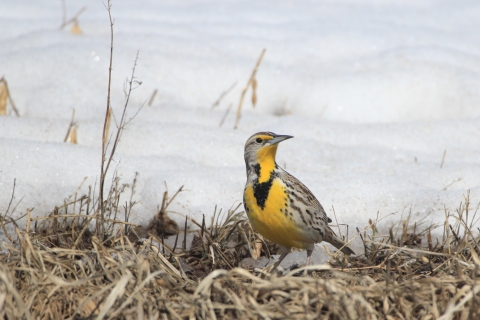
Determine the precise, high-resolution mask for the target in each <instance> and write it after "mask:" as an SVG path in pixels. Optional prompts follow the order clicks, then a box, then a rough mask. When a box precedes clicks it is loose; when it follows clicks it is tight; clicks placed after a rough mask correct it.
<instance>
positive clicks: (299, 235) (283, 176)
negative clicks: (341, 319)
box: [243, 132, 354, 268]
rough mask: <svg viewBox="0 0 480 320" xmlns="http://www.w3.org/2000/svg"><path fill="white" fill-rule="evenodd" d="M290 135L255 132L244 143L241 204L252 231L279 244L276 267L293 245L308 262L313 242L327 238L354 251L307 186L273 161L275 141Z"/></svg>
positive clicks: (339, 247) (340, 247)
mask: <svg viewBox="0 0 480 320" xmlns="http://www.w3.org/2000/svg"><path fill="white" fill-rule="evenodd" d="M290 138H293V137H292V136H287V135H277V134H275V133H272V132H258V133H255V134H254V135H253V136H251V137H250V138H248V140H247V142H246V143H245V165H246V166H247V184H246V186H245V191H244V193H243V204H244V206H245V211H246V212H247V215H248V218H249V219H250V223H251V224H252V227H253V229H254V230H255V231H257V232H259V233H260V234H262V235H263V236H264V237H265V238H267V239H269V240H271V241H273V242H275V243H276V244H278V245H280V246H281V247H282V254H281V256H280V258H279V259H278V261H277V262H276V263H275V266H274V268H276V267H277V266H278V265H279V264H280V262H281V261H282V260H283V259H284V258H285V257H286V256H287V254H288V253H289V252H290V250H291V248H292V247H295V248H301V249H307V265H309V263H310V257H311V255H312V252H313V248H314V245H315V243H319V242H322V241H326V242H329V243H331V244H332V245H334V246H335V247H336V248H338V249H340V250H341V251H342V252H343V253H345V254H347V255H350V254H354V252H353V250H352V249H350V248H349V247H347V246H346V244H345V242H344V241H343V240H341V239H340V238H339V237H337V235H336V234H335V232H333V230H332V229H330V227H328V223H329V222H332V220H331V219H330V218H328V217H327V214H326V213H325V210H323V207H322V205H321V204H320V202H318V200H317V199H316V198H315V196H314V195H313V194H312V192H311V191H310V190H308V188H307V187H306V186H305V185H304V184H303V183H301V182H300V181H299V180H298V179H297V178H295V177H294V176H292V175H291V174H289V173H288V172H286V171H285V170H283V169H282V168H280V167H279V166H278V165H277V163H276V162H275V155H276V153H277V147H278V143H279V142H282V141H284V140H287V139H290Z"/></svg>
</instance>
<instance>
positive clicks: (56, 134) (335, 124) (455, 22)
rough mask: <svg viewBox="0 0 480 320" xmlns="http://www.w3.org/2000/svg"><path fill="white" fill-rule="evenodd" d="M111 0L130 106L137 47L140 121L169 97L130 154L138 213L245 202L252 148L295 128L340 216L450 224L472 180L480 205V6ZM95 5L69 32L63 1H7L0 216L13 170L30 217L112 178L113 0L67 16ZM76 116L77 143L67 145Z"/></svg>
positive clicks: (117, 83)
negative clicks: (165, 202)
mask: <svg viewBox="0 0 480 320" xmlns="http://www.w3.org/2000/svg"><path fill="white" fill-rule="evenodd" d="M112 4H113V8H112V14H113V16H114V18H115V49H114V72H113V76H114V83H113V86H112V97H113V98H112V99H113V105H114V109H115V111H116V112H117V113H118V112H120V109H121V108H122V104H123V97H124V95H123V81H124V79H125V77H127V76H128V75H129V74H130V71H131V67H132V64H133V60H134V58H135V55H136V52H137V50H139V51H140V55H139V61H138V68H137V73H136V75H137V77H138V80H140V81H142V85H141V86H140V87H139V88H138V89H137V90H135V91H134V93H133V97H132V100H131V103H130V106H131V109H130V114H132V115H133V113H135V112H136V110H138V108H139V106H140V105H141V104H142V103H143V102H144V101H146V100H148V99H149V98H150V96H151V94H152V92H153V91H154V90H155V89H157V90H158V94H157V95H156V97H155V99H154V101H153V103H152V105H151V106H145V107H144V108H143V110H142V111H141V112H140V114H139V115H138V117H137V118H136V119H135V120H134V121H133V122H131V123H130V125H129V126H128V127H127V130H126V132H125V133H124V136H123V140H122V141H121V145H120V148H119V150H118V153H117V156H116V161H117V163H118V171H119V173H120V175H121V176H122V179H123V181H124V182H130V181H131V180H132V179H133V176H134V174H135V172H139V174H140V178H139V185H138V187H137V195H136V200H137V201H139V204H138V205H137V206H136V209H135V212H134V215H135V216H134V221H135V222H138V223H146V222H147V221H148V219H149V218H150V217H152V215H153V214H154V213H155V210H156V207H157V206H158V205H159V204H160V202H161V198H162V194H163V191H164V190H165V187H164V182H166V183H167V184H168V187H169V190H170V191H171V192H173V191H175V190H176V189H178V188H179V187H180V186H181V185H185V189H186V190H188V191H186V192H184V193H182V194H180V195H179V196H178V198H177V199H178V200H177V201H176V203H175V204H174V205H173V207H172V210H173V211H175V212H178V213H179V214H174V213H172V218H174V219H176V220H178V221H183V216H182V215H189V216H192V217H194V218H196V219H197V220H201V216H202V214H205V215H206V216H207V217H208V216H209V215H211V214H212V213H213V211H214V207H215V205H217V206H218V207H219V208H224V209H228V208H230V207H232V206H234V205H236V204H238V203H239V202H240V201H241V200H242V191H243V186H244V182H245V169H244V162H243V146H244V142H245V140H246V139H247V138H248V137H249V136H250V135H251V134H253V133H255V132H257V131H264V130H269V131H273V132H276V133H281V134H290V135H294V136H295V139H292V140H289V141H286V142H284V143H282V145H281V146H280V148H279V152H278V161H277V162H278V164H279V165H280V166H283V167H285V168H286V169H287V170H288V171H289V172H290V173H292V174H294V175H295V176H296V177H298V178H299V179H300V180H302V181H303V182H304V183H305V184H306V185H307V186H308V187H309V188H310V189H311V190H312V191H313V192H314V194H315V195H316V196H317V198H318V199H319V200H320V202H321V203H322V204H323V206H324V207H325V209H326V210H327V212H328V213H329V215H330V216H332V217H333V210H332V207H334V208H335V212H336V214H337V218H338V219H339V222H341V223H347V224H349V225H350V230H351V231H350V232H352V231H353V230H354V229H355V228H356V227H358V228H363V227H364V226H366V225H367V224H368V219H374V218H375V217H376V215H377V212H379V213H380V214H381V215H382V216H387V215H388V214H391V213H394V215H393V216H390V217H388V218H387V219H385V220H384V226H385V227H388V226H390V224H391V223H392V221H399V219H400V217H401V216H402V214H403V215H406V214H407V213H408V212H409V211H410V210H411V211H412V212H413V213H414V218H415V219H421V218H422V217H425V216H426V215H427V214H429V216H428V218H427V219H428V221H437V222H438V221H443V219H444V209H445V208H446V209H449V210H453V209H455V208H456V207H458V205H459V203H460V202H461V201H462V200H463V199H464V198H463V195H465V194H466V192H467V190H471V201H472V203H473V204H474V205H476V204H478V203H479V202H480V152H479V146H480V90H479V89H480V33H479V32H478V30H480V3H478V1H403V0H402V1H381V0H371V1H337V0H336V1H333V0H332V1H322V2H320V1H273V0H272V1H193V0H192V1H181V2H179V1H153V0H151V1H146V0H140V1H136V2H135V3H132V2H131V1H126V0H113V2H112ZM83 6H87V9H86V11H85V12H84V13H83V14H82V15H81V16H80V18H79V23H80V24H79V25H80V28H81V30H82V32H83V33H82V34H81V35H74V34H72V33H70V32H69V28H70V27H68V28H66V29H65V30H60V29H59V28H58V27H59V25H60V24H61V17H62V9H61V8H62V6H61V1H52V0H48V1H47V0H35V1H33V0H31V1H25V0H19V1H7V2H4V3H3V4H2V10H0V30H2V31H1V32H0V76H1V75H4V76H5V78H6V79H7V81H8V84H9V87H10V91H11V94H12V97H13V99H14V101H15V103H16V105H17V107H18V109H19V111H20V114H21V117H20V118H17V117H15V116H8V117H1V118H0V159H1V166H0V212H4V211H5V209H6V207H7V205H8V202H9V199H10V195H11V191H12V185H13V180H14V179H15V178H16V181H17V189H16V200H19V199H20V198H22V197H23V200H22V202H21V203H20V205H19V206H18V208H17V211H16V212H17V214H18V215H20V214H23V213H24V212H25V210H26V208H33V207H34V208H35V209H34V211H33V213H34V214H35V215H44V214H45V213H47V212H49V211H51V210H52V208H53V207H54V206H55V205H58V204H60V203H62V202H63V199H64V198H65V197H68V196H70V195H71V194H72V193H74V192H75V190H77V188H78V186H79V185H80V184H81V182H82V181H83V179H84V178H85V177H87V180H86V182H85V183H84V184H83V186H82V188H81V191H80V192H85V191H86V190H88V189H87V187H88V185H93V184H94V183H95V180H96V179H98V175H99V171H100V169H99V165H100V144H101V139H100V138H101V128H102V124H103V116H104V113H105V101H106V86H107V68H108V52H109V24H108V15H107V12H106V10H105V8H104V6H103V3H102V2H101V1H99V0H98V1H97V0H82V1H69V0H66V7H67V16H68V17H70V16H72V15H73V14H74V13H76V12H77V11H78V10H79V9H80V8H81V7H83ZM263 48H267V53H266V55H265V57H264V60H263V62H262V65H261V66H260V69H259V72H258V76H257V79H258V104H257V107H256V108H255V109H253V108H252V107H251V104H250V103H249V101H248V100H249V99H247V102H246V103H245V104H244V112H243V117H242V120H241V123H240V127H239V129H237V130H233V129H232V127H233V122H234V112H233V109H235V108H236V105H237V103H238V99H239V96H240V92H241V89H242V88H243V85H244V84H245V83H246V81H247V79H248V77H249V75H250V72H251V70H252V67H253V65H254V64H255V62H256V60H257V58H258V56H259V54H260V52H261V50H262V49H263ZM235 82H237V85H236V86H235V88H234V89H233V90H232V92H230V93H229V94H228V95H227V96H226V97H225V98H224V99H223V100H222V102H221V104H220V105H219V106H218V107H216V108H214V109H211V108H210V106H211V105H212V104H213V102H214V101H215V100H216V99H217V98H218V97H219V96H220V94H221V93H222V92H224V91H225V90H226V89H227V88H229V87H230V86H231V85H232V84H234V83H235ZM231 103H233V104H234V108H233V109H232V112H230V114H229V116H228V117H227V120H226V122H225V124H224V125H223V126H222V127H221V128H220V127H219V122H220V119H221V118H222V116H223V114H224V113H225V110H226V109H227V108H228V106H229V105H230V104H231ZM72 109H75V110H76V121H77V123H78V125H79V131H78V139H79V144H78V145H71V144H67V143H63V142H62V141H63V138H64V136H65V133H66V131H67V127H68V124H69V122H70V117H71V113H72ZM445 150H446V156H445V159H444V163H443V166H442V167H440V164H441V162H442V156H443V154H444V151H445ZM356 246H357V250H358V248H359V244H358V243H357V244H356ZM317 251H318V252H320V253H322V252H323V251H322V250H320V249H319V250H317ZM315 254H316V257H317V258H316V261H317V262H318V261H322V257H321V254H320V255H319V254H318V253H317V252H316V253H315ZM302 259H304V253H302Z"/></svg>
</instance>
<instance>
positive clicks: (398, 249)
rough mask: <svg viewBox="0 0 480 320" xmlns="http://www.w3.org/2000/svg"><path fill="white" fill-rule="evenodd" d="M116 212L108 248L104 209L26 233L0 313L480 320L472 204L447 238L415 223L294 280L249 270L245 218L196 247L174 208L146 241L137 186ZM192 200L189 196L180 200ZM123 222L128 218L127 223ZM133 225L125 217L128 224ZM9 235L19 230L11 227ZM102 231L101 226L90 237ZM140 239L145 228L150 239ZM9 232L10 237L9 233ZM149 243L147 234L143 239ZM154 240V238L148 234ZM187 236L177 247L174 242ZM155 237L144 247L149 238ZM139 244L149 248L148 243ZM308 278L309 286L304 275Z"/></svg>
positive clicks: (38, 222)
mask: <svg viewBox="0 0 480 320" xmlns="http://www.w3.org/2000/svg"><path fill="white" fill-rule="evenodd" d="M115 181H116V182H114V184H113V186H112V188H111V189H110V191H109V193H108V197H107V200H106V203H105V210H106V213H107V215H106V218H105V223H106V226H105V228H104V229H105V230H106V231H105V232H106V233H107V234H105V235H104V239H106V240H105V241H103V242H102V241H101V240H100V237H98V236H97V235H95V234H94V231H95V228H94V227H93V226H94V225H95V222H94V221H93V220H95V219H100V216H99V213H98V210H97V211H95V209H94V208H96V207H97V206H96V204H95V203H94V198H93V197H92V196H91V194H93V193H90V194H89V195H85V196H83V197H80V198H78V199H73V200H69V201H66V202H65V203H64V205H63V206H60V207H57V208H55V209H54V210H53V211H52V212H51V213H50V214H49V215H48V216H46V217H39V218H30V215H29V214H28V215H27V220H28V223H27V226H28V227H27V228H28V229H29V232H27V230H24V231H21V230H19V229H18V228H15V232H14V234H10V235H9V237H10V238H11V239H12V243H9V244H6V243H4V244H3V247H4V249H6V250H5V252H6V253H4V254H3V255H1V256H0V258H1V261H2V264H1V266H0V310H1V311H0V312H1V316H3V317H5V318H8V319H19V318H26V319H33V318H41V319H60V318H70V319H101V318H108V319H116V318H119V319H142V318H152V317H153V318H163V319H187V318H189V319H194V318H198V319H215V318H220V319H227V318H228V319H232V318H253V319H293V318H298V319H308V318H312V319H317V318H325V319H476V318H477V317H478V316H479V314H480V294H479V292H480V280H479V279H478V276H479V275H480V271H479V265H480V260H479V258H478V254H479V252H480V247H479V240H480V237H479V233H478V229H476V230H474V226H475V225H477V220H476V212H475V213H472V212H471V211H470V210H471V206H470V204H469V202H468V197H467V198H466V199H467V201H466V203H465V204H462V205H461V206H460V207H459V208H458V209H457V210H456V211H455V212H446V219H445V224H444V225H443V226H441V227H443V231H444V232H443V236H442V239H438V240H437V239H433V238H432V236H431V230H432V229H433V228H434V226H433V227H432V226H428V227H425V228H421V226H419V225H416V224H412V223H410V221H409V218H407V219H405V220H404V221H401V222H400V223H399V226H398V233H396V232H395V227H394V228H391V229H390V232H389V234H387V235H379V234H378V231H377V224H378V221H376V222H372V221H370V223H369V225H368V226H367V227H366V228H365V231H362V232H360V233H359V234H358V236H361V237H362V239H363V243H364V247H365V254H364V255H360V256H357V257H354V258H348V257H346V256H344V255H343V254H341V253H336V254H332V256H331V259H330V261H329V263H328V264H325V265H317V266H309V267H304V268H299V269H296V270H291V271H289V272H287V273H286V274H284V275H280V274H273V273H269V272H268V270H261V269H255V270H246V269H242V268H239V267H238V265H239V263H240V261H242V260H243V259H244V258H245V257H250V256H251V255H255V254H262V255H264V254H268V251H269V250H270V251H271V250H274V246H273V245H272V244H270V246H269V249H267V246H266V245H267V244H266V243H264V245H263V246H260V247H259V246H258V244H259V243H262V242H261V241H260V239H258V238H257V236H256V235H255V234H254V233H253V232H252V230H251V229H250V227H249V224H248V223H247V221H245V220H244V215H243V212H240V211H239V208H238V207H237V208H232V209H231V210H229V211H228V212H225V213H224V214H222V213H221V212H216V213H215V215H214V217H213V218H212V220H211V221H208V222H205V221H202V222H198V221H194V220H191V222H193V223H194V224H196V225H197V226H198V230H196V231H194V232H195V233H196V235H195V237H194V238H193V241H192V244H191V247H190V248H189V249H188V250H187V249H186V245H185V244H184V243H183V241H184V240H183V241H182V237H183V236H184V234H182V233H181V232H180V233H178V229H179V228H178V226H177V225H176V224H175V223H174V222H172V221H171V220H170V219H169V218H168V205H169V204H170V203H171V202H172V200H173V198H174V197H175V195H176V194H175V195H174V196H173V197H172V198H169V196H168V193H165V194H164V201H163V204H162V206H161V207H160V208H159V212H158V214H157V215H156V216H155V218H154V221H152V222H151V223H150V224H149V225H148V226H147V227H145V230H143V231H142V227H138V226H135V225H133V224H131V223H129V222H128V218H129V214H130V211H131V209H132V207H133V206H134V205H135V203H134V202H132V201H130V202H127V203H126V204H125V205H123V206H121V205H120V200H119V199H120V198H121V195H122V194H125V193H127V192H130V193H131V194H130V199H131V198H132V195H133V192H134V187H135V181H134V182H133V183H132V184H129V185H126V184H121V183H120V182H119V181H118V179H116V180H115ZM179 191H181V190H179ZM120 212H122V214H120ZM120 216H122V217H120ZM1 221H2V222H3V224H5V222H6V221H8V218H7V217H3V218H2V220H1ZM90 226H92V227H90ZM139 228H140V229H139ZM4 230H6V229H4ZM139 230H140V233H142V232H143V234H142V235H138V234H139V233H138V231H139ZM145 232H146V233H145ZM172 233H173V234H175V233H176V240H175V245H174V246H173V247H170V246H168V245H166V244H162V243H163V239H164V238H165V237H166V236H168V235H171V234H172ZM144 236H145V237H147V238H142V237H144ZM139 237H140V238H139ZM304 269H308V270H310V275H309V276H300V275H301V274H302V273H303V272H301V271H303V270H304Z"/></svg>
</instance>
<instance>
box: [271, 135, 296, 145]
mask: <svg viewBox="0 0 480 320" xmlns="http://www.w3.org/2000/svg"><path fill="white" fill-rule="evenodd" d="M290 138H293V136H287V135H280V134H278V135H276V136H275V137H273V138H272V139H270V140H268V144H270V145H274V144H277V143H279V142H282V141H284V140H287V139H290Z"/></svg>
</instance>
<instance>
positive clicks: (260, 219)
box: [244, 178, 308, 248]
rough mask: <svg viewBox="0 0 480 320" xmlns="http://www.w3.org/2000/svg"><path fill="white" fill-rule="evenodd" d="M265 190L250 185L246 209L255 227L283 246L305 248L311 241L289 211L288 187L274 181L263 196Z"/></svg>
mask: <svg viewBox="0 0 480 320" xmlns="http://www.w3.org/2000/svg"><path fill="white" fill-rule="evenodd" d="M261 187H262V186H261V184H258V183H257V184H255V183H250V184H248V185H247V186H246V188H245V192H244V201H245V209H246V212H247V215H248V218H249V219H250V223H251V224H252V227H253V228H254V229H255V231H257V232H259V233H260V234H261V235H263V236H264V237H265V238H267V239H269V240H270V241H273V242H275V243H277V244H279V245H281V246H284V247H296V248H305V246H306V243H305V242H306V241H308V240H307V239H305V237H304V234H303V231H302V229H301V228H299V227H298V226H297V224H296V223H295V217H294V216H293V213H292V211H291V210H288V208H289V204H288V203H289V202H288V201H289V199H288V194H287V188H286V185H285V184H284V183H283V181H282V180H281V179H279V178H274V179H272V180H271V185H270V186H269V188H268V192H267V194H266V195H265V194H263V193H261V192H260V193H259V191H258V188H261ZM262 192H263V191H262ZM259 195H261V196H262V197H263V198H259Z"/></svg>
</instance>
